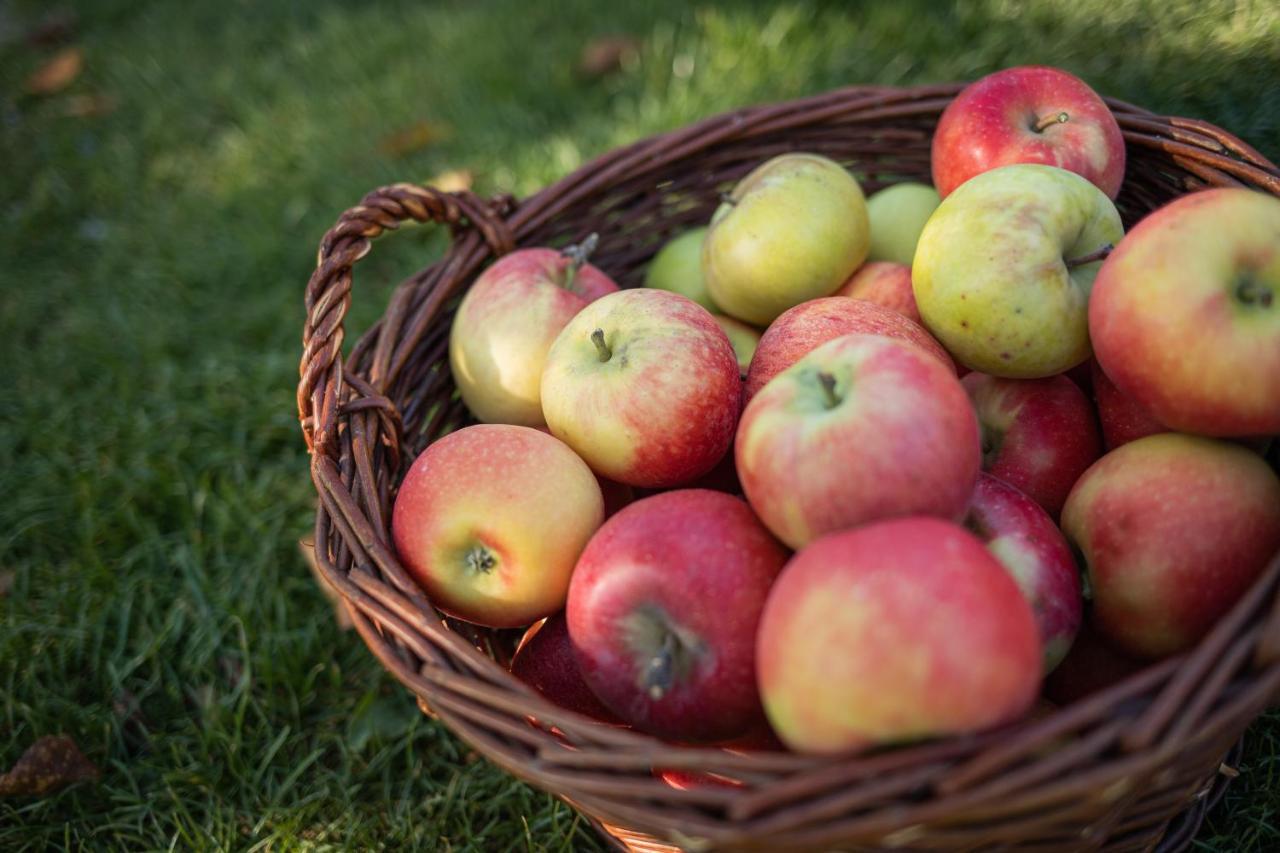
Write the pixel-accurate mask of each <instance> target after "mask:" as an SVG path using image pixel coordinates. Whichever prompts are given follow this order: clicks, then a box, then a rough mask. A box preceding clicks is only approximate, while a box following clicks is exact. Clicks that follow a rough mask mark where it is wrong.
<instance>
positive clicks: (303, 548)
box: [298, 536, 355, 631]
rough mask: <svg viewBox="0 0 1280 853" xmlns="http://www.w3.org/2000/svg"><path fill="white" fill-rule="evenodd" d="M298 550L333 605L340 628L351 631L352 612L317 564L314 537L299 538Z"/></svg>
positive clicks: (335, 618)
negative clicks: (348, 610) (349, 611)
mask: <svg viewBox="0 0 1280 853" xmlns="http://www.w3.org/2000/svg"><path fill="white" fill-rule="evenodd" d="M298 551H300V552H301V553H302V559H303V560H305V561H306V563H307V568H309V569H311V574H312V575H313V576H314V577H315V579H316V583H318V584H319V585H320V591H321V592H323V593H324V595H325V598H327V599H329V603H330V604H332V605H333V618H334V621H335V622H337V623H338V628H339V630H342V631H350V630H351V629H352V628H354V627H355V626H354V625H353V624H352V622H351V614H350V613H348V612H347V608H346V606H345V605H343V603H342V596H340V595H338V592H337V590H335V589H334V588H333V587H332V586H330V585H329V579H328V578H326V577H325V576H324V572H322V571H320V566H319V565H317V564H316V543H315V539H314V537H311V536H305V537H303V538H302V539H299V540H298Z"/></svg>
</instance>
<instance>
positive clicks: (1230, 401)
mask: <svg viewBox="0 0 1280 853" xmlns="http://www.w3.org/2000/svg"><path fill="white" fill-rule="evenodd" d="M1089 334H1090V336H1091V338H1092V340H1093V346H1094V352H1095V356H1096V358H1097V359H1098V363H1099V364H1100V365H1102V369H1103V370H1104V371H1106V374H1107V376H1109V377H1111V380H1112V381H1113V382H1114V383H1115V384H1116V387H1117V388H1119V389H1120V390H1121V391H1123V392H1124V393H1125V394H1127V395H1129V396H1130V397H1132V398H1133V399H1134V401H1135V402H1136V403H1137V404H1138V405H1139V406H1141V407H1142V408H1143V409H1146V410H1147V411H1148V412H1150V413H1151V416H1152V417H1153V418H1155V419H1156V421H1158V422H1160V423H1162V424H1165V425H1166V426H1168V427H1170V428H1171V429H1175V430H1179V431H1182V432H1194V433H1200V434H1203V435H1215V436H1223V437H1228V436H1258V435H1270V434H1273V433H1278V432H1280V199H1277V198H1275V197H1273V196H1269V195H1264V194H1262V193H1259V192H1254V191H1252V190H1245V189H1219V190H1208V191H1206V192H1198V193H1192V194H1191V195H1187V196H1183V197H1182V198H1180V199H1178V200H1177V201H1174V202H1172V203H1171V204H1168V205H1166V206H1164V207H1162V208H1160V209H1159V210H1157V211H1156V212H1155V213H1152V214H1151V215H1150V216H1148V217H1146V218H1145V219H1143V220H1142V221H1141V222H1139V223H1138V224H1137V226H1135V227H1134V229H1133V231H1132V232H1130V233H1129V234H1128V235H1127V236H1126V237H1125V238H1124V239H1123V240H1121V241H1120V245H1119V246H1117V247H1116V249H1115V251H1114V252H1112V253H1111V256H1110V257H1109V258H1107V260H1106V262H1105V263H1104V264H1103V265H1102V268H1101V269H1100V270H1099V271H1098V277H1097V280H1096V281H1095V282H1094V287H1093V294H1092V296H1090V298H1089Z"/></svg>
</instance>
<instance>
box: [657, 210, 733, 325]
mask: <svg viewBox="0 0 1280 853" xmlns="http://www.w3.org/2000/svg"><path fill="white" fill-rule="evenodd" d="M706 236H707V228H706V226H702V227H700V228H692V229H690V230H688V231H685V232H684V233H683V234H679V235H677V236H676V237H673V238H671V240H670V241H669V242H667V244H666V245H664V246H663V247H662V248H661V249H659V250H658V253H657V254H656V255H654V256H653V260H651V261H650V262H649V267H648V269H646V270H645V273H644V286H645V287H655V288H657V289H658V290H669V291H671V292H672V293H679V294H680V295H681V296H687V297H689V298H690V299H692V300H693V301H694V302H696V303H698V304H699V305H701V306H702V307H703V308H706V309H707V310H708V311H710V312H711V313H713V314H714V313H716V312H717V311H719V310H720V309H719V308H717V307H716V304H715V303H714V302H712V301H711V294H710V293H708V292H707V283H706V281H705V280H704V279H703V277H702V241H703V240H704V239H705V238H706Z"/></svg>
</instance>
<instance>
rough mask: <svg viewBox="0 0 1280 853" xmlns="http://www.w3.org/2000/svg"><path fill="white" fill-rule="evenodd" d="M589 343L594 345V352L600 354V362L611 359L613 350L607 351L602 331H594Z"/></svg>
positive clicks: (607, 346)
mask: <svg viewBox="0 0 1280 853" xmlns="http://www.w3.org/2000/svg"><path fill="white" fill-rule="evenodd" d="M591 343H593V344H595V345H596V352H598V353H600V360H601V361H608V360H609V359H611V358H613V350H611V349H609V345H608V344H607V343H605V341H604V329H596V330H595V331H594V332H592V333H591Z"/></svg>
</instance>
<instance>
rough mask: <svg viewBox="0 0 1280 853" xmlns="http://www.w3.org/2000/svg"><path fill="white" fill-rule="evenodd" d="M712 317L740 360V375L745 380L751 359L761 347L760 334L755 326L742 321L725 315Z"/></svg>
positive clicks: (713, 315)
mask: <svg viewBox="0 0 1280 853" xmlns="http://www.w3.org/2000/svg"><path fill="white" fill-rule="evenodd" d="M711 316H712V317H715V319H716V322H717V323H718V324H720V329H721V330H722V331H723V332H724V334H725V337H727V338H728V339H729V344H730V345H731V346H732V347H733V354H734V355H735V356H737V359H738V373H739V374H740V375H742V376H743V377H744V378H745V377H746V375H747V368H748V367H750V366H751V357H752V356H754V355H755V354H756V347H757V346H759V345H760V332H759V331H758V330H757V329H756V327H755V326H748V325H747V324H746V323H744V322H742V321H741V320H735V319H733V318H732V317H726V316H725V315H724V314H712V315H711Z"/></svg>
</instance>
